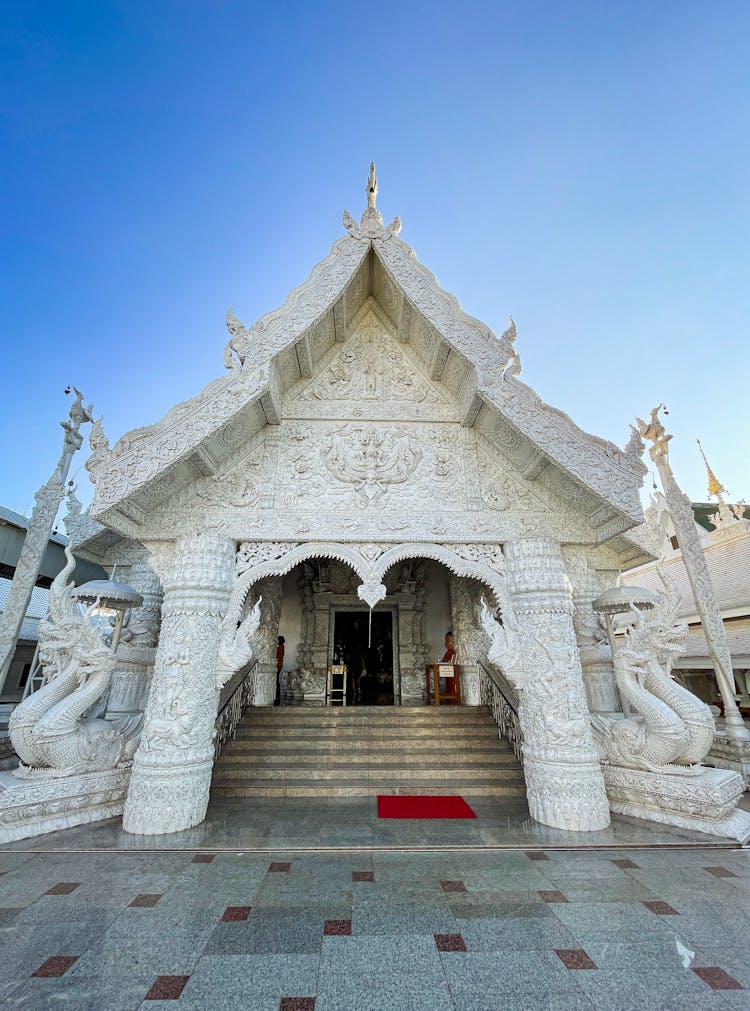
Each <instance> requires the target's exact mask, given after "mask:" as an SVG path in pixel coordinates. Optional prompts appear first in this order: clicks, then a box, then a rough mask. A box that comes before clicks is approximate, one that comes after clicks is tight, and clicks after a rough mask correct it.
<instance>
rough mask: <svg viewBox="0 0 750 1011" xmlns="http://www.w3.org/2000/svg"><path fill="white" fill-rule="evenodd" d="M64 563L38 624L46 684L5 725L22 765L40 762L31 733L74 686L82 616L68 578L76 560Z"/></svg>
mask: <svg viewBox="0 0 750 1011" xmlns="http://www.w3.org/2000/svg"><path fill="white" fill-rule="evenodd" d="M65 556H66V563H65V566H64V568H63V569H61V570H60V572H59V573H58V574H57V575H56V576H55V578H54V579H53V581H52V585H51V586H50V591H49V612H48V614H47V615H46V617H45V618H43V619H42V621H41V622H40V624H39V660H40V663H41V665H42V668H43V670H44V675H45V678H46V681H45V683H44V684H43V685H42V687H41V688H39V690H38V691H36V692H33V693H32V694H31V695H29V696H28V697H27V698H26V699H24V701H23V702H21V703H20V704H19V705H17V706H16V708H15V709H14V710H13V712H12V713H11V716H10V720H9V722H8V731H9V733H10V738H11V741H12V743H13V747H14V748H15V751H16V754H17V755H18V757H19V758H20V759H21V761H22V762H23V763H24V764H25V765H36V764H37V762H38V761H41V754H40V753H39V751H38V747H37V746H36V742H35V740H34V736H33V732H34V728H35V727H36V725H37V723H38V722H39V720H40V719H41V718H42V716H43V715H44V714H45V713H46V712H47V710H48V709H51V708H52V707H53V706H55V705H57V703H58V702H60V701H61V700H62V699H64V698H65V697H66V696H67V695H69V694H70V692H71V691H73V688H74V687H75V684H76V664H75V658H74V655H73V654H74V647H75V641H76V636H77V634H78V627H79V623H80V620H81V612H80V609H79V607H78V604H77V602H76V600H75V598H74V597H73V593H72V590H73V584H72V583H70V582H69V581H68V577H69V576H70V574H71V572H72V571H73V569H74V568H75V564H76V563H75V559H74V558H73V556H72V554H71V553H70V551H69V550H68V549H67V548H66V550H65Z"/></svg>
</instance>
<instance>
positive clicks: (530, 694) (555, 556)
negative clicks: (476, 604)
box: [505, 537, 609, 832]
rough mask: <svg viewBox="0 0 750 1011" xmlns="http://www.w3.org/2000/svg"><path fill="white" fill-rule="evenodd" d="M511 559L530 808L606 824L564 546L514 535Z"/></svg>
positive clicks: (553, 821)
mask: <svg viewBox="0 0 750 1011" xmlns="http://www.w3.org/2000/svg"><path fill="white" fill-rule="evenodd" d="M505 557H506V561H507V570H506V571H507V576H508V586H509V590H510V594H511V600H512V604H513V610H514V614H515V618H516V621H517V624H518V631H519V633H520V637H521V643H522V647H523V652H524V667H525V672H526V673H525V679H524V684H523V691H522V696H521V705H520V712H519V719H520V722H521V729H522V732H523V756H524V774H525V777H526V790H527V796H528V803H529V811H530V812H531V816H532V817H533V818H535V819H536V820H537V821H539V822H542V823H543V824H544V825H551V826H553V827H554V828H561V829H567V830H570V831H578V832H591V831H596V830H598V829H602V828H606V827H607V825H608V824H609V804H608V802H607V796H606V793H605V790H604V779H603V777H602V772H601V767H600V764H599V758H598V755H597V752H596V748H595V746H594V741H593V738H592V734H591V727H590V724H589V713H588V707H587V705H586V692H585V690H584V685H583V675H582V672H581V661H580V658H579V655H578V646H577V644H576V637H575V631H574V629H573V602H572V599H571V592H570V582H569V580H568V577H567V576H566V574H565V566H564V564H563V559H562V552H561V550H560V546H559V545H558V544H555V543H554V542H552V541H548V540H546V539H544V538H541V537H540V538H528V539H524V540H517V541H510V542H508V543H507V544H506V545H505Z"/></svg>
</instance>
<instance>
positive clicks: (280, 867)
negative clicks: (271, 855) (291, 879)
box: [268, 860, 292, 874]
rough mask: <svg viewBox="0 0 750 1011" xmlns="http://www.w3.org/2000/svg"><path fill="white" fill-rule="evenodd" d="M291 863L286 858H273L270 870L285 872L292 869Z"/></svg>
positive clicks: (269, 866)
mask: <svg viewBox="0 0 750 1011" xmlns="http://www.w3.org/2000/svg"><path fill="white" fill-rule="evenodd" d="M291 867H292V865H291V863H289V862H288V861H285V860H273V861H272V862H271V863H270V864H269V865H268V869H269V871H275V872H277V873H280V874H281V873H283V872H284V871H288V870H291Z"/></svg>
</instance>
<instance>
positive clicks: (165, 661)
mask: <svg viewBox="0 0 750 1011" xmlns="http://www.w3.org/2000/svg"><path fill="white" fill-rule="evenodd" d="M235 550H236V546H235V544H234V542H233V541H230V540H228V539H227V538H226V537H224V536H223V535H221V534H219V533H217V532H215V531H211V530H208V531H204V532H203V533H200V534H190V535H186V536H184V537H181V538H179V540H178V541H177V543H176V545H175V550H174V556H173V559H172V561H171V564H168V565H167V566H166V571H165V572H164V574H163V579H162V581H163V586H164V603H163V606H162V622H161V635H160V637H159V646H158V649H157V652H156V661H155V666H154V676H153V679H152V683H151V690H150V693H149V698H148V703H147V706H146V715H145V722H144V727H143V734H142V736H141V744H140V747H139V748H138V751H137V752H136V755H135V759H134V761H133V772H132V775H131V779H130V788H129V790H128V797H127V800H126V802H125V813H124V816H123V827H124V828H125V830H126V831H127V832H134V833H137V834H140V835H154V834H158V833H161V832H177V831H179V830H181V829H185V828H190V827H191V826H192V825H197V824H198V823H199V822H201V821H202V820H203V818H204V817H205V813H206V807H207V805H208V794H209V788H210V785H211V771H212V768H213V758H214V747H213V734H214V723H215V720H216V708H217V702H218V689H217V686H216V657H217V647H218V641H219V632H220V627H221V621H222V618H223V617H224V614H225V613H226V607H227V600H228V598H229V592H230V590H231V588H232V582H233V579H234V556H235Z"/></svg>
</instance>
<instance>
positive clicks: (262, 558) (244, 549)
mask: <svg viewBox="0 0 750 1011" xmlns="http://www.w3.org/2000/svg"><path fill="white" fill-rule="evenodd" d="M296 547H297V542H296V541H243V542H242V544H240V546H239V548H238V550H237V557H236V560H235V565H234V571H235V575H237V576H241V575H242V573H243V572H244V571H245V570H246V569H249V568H252V566H254V565H258V564H259V563H260V562H268V561H271V560H273V559H276V558H283V557H284V555H285V554H287V553H288V552H289V551H291V550H292V548H296Z"/></svg>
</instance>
